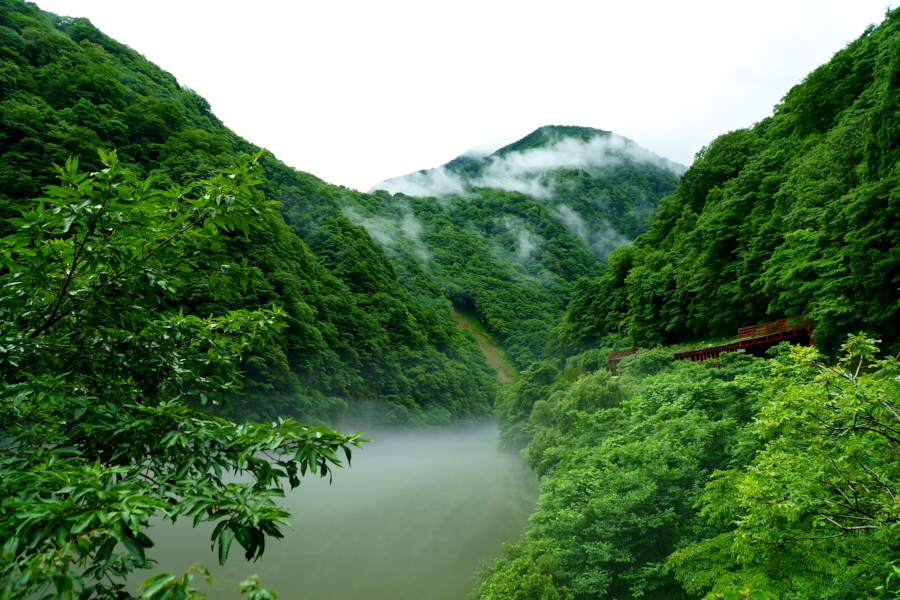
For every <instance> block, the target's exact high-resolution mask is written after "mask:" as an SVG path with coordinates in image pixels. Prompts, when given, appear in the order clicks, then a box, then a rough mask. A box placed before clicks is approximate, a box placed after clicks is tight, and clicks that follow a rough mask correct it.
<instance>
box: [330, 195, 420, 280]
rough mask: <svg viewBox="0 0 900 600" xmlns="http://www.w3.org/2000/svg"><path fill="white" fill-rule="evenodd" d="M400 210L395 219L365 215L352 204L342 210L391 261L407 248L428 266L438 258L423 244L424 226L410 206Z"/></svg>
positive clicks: (405, 205)
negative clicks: (382, 249) (405, 246)
mask: <svg viewBox="0 0 900 600" xmlns="http://www.w3.org/2000/svg"><path fill="white" fill-rule="evenodd" d="M397 208H398V209H399V211H400V212H399V214H394V215H372V214H365V213H363V212H361V211H359V210H358V209H356V208H355V207H353V206H350V205H349V204H345V205H343V206H342V207H341V210H342V211H343V213H344V215H346V216H347V218H348V219H350V222H351V223H353V224H354V225H359V226H360V227H362V228H363V229H365V230H366V231H367V232H368V233H369V235H370V236H372V239H373V240H375V241H376V242H377V243H378V245H379V246H381V247H382V248H384V249H385V251H386V253H387V254H388V258H391V259H394V258H396V257H397V256H399V255H400V254H401V253H402V252H403V251H404V250H403V248H402V246H403V245H404V244H405V245H408V247H409V249H410V250H411V252H412V254H413V256H415V257H416V258H417V259H418V260H419V262H421V263H422V264H423V265H427V264H428V263H429V262H430V261H431V259H432V258H434V255H433V254H432V253H431V251H430V250H429V249H428V247H427V246H426V245H425V242H424V241H422V232H423V231H424V230H425V227H424V225H423V224H422V222H421V221H420V220H419V219H417V218H416V216H415V215H414V214H413V211H412V209H411V208H410V207H409V204H407V203H406V202H399V203H398V204H397Z"/></svg>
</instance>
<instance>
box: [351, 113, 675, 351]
mask: <svg viewBox="0 0 900 600" xmlns="http://www.w3.org/2000/svg"><path fill="white" fill-rule="evenodd" d="M681 170H682V169H681V167H679V166H678V165H676V164H674V163H671V162H670V161H666V160H664V159H661V158H659V157H658V156H655V155H653V154H652V153H650V152H648V151H647V150H644V149H642V148H640V147H639V146H637V144H635V143H634V142H631V141H630V140H626V139H624V138H621V137H619V136H616V135H614V134H611V133H609V132H605V131H600V130H597V129H590V128H586V127H559V126H548V127H542V128H540V129H538V130H536V131H535V132H533V133H532V134H530V135H528V136H526V137H525V138H523V139H521V140H519V141H517V142H515V143H513V144H510V145H509V146H506V147H504V148H501V149H500V150H498V151H497V152H495V153H493V154H492V155H490V156H487V157H483V158H479V159H472V158H466V157H459V158H457V159H454V160H453V161H451V162H450V163H447V164H446V165H444V166H442V167H438V168H436V169H432V170H430V171H422V172H419V173H413V174H410V175H407V176H404V177H398V178H394V179H390V180H387V181H385V182H382V183H381V184H378V185H377V186H375V188H374V189H376V190H377V191H375V192H374V193H373V194H372V195H361V194H354V193H350V192H345V193H344V194H343V198H342V202H343V210H344V213H345V214H346V215H347V216H348V217H349V218H350V220H351V221H353V222H354V223H356V224H358V225H362V226H363V227H364V228H365V229H366V230H367V231H368V232H369V233H370V234H371V235H372V237H373V238H374V239H375V240H376V241H377V242H378V243H379V244H381V245H382V246H383V247H384V249H385V252H386V253H387V255H388V257H389V258H391V260H392V261H393V262H394V264H395V266H396V267H397V269H398V272H399V273H400V277H401V280H402V281H404V282H405V283H406V285H407V287H409V288H410V289H426V288H427V294H426V295H433V294H434V290H433V288H434V287H435V286H437V288H438V289H439V290H441V292H442V293H444V294H445V295H446V296H447V297H448V298H449V299H450V300H451V301H452V302H453V304H454V305H455V306H457V307H459V308H460V309H463V310H466V311H470V312H472V313H474V314H476V315H477V316H478V318H479V319H480V320H481V321H482V322H483V323H485V325H486V326H487V328H488V330H489V331H490V333H492V334H493V335H494V336H495V337H496V338H497V340H498V341H499V342H500V343H501V344H502V345H503V347H504V348H505V349H506V352H507V355H508V356H509V357H510V358H511V359H512V361H513V362H514V363H515V364H516V366H517V367H519V369H524V368H526V367H527V366H528V365H529V364H530V363H531V362H532V361H533V360H536V359H539V358H541V357H542V356H543V355H544V348H545V345H546V340H547V334H548V332H549V330H550V328H551V327H552V326H553V325H555V324H556V323H557V322H558V321H559V319H560V318H561V316H562V314H563V310H564V308H565V306H566V304H567V303H568V301H569V297H570V294H571V290H572V286H573V285H574V283H575V282H576V281H578V280H579V279H580V278H582V277H592V276H597V275H599V274H600V273H601V272H602V271H603V263H604V260H605V257H606V255H607V254H608V253H609V251H610V250H612V249H613V248H616V247H618V246H619V245H622V244H627V243H628V242H629V241H631V239H633V238H634V236H636V235H638V234H639V233H642V232H643V231H645V230H646V226H647V220H648V217H649V214H650V212H651V211H652V210H653V209H654V208H655V207H656V206H657V205H658V203H659V201H660V199H661V198H662V197H663V196H664V195H665V194H667V193H670V192H671V191H672V190H674V188H675V183H676V181H677V174H678V173H680V172H681ZM390 192H394V193H393V194H391V193H390Z"/></svg>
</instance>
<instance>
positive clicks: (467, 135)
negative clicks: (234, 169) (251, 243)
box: [37, 0, 886, 190]
mask: <svg viewBox="0 0 900 600" xmlns="http://www.w3.org/2000/svg"><path fill="white" fill-rule="evenodd" d="M37 3H38V5H39V6H40V7H41V8H43V9H44V10H49V11H51V12H54V13H57V14H60V15H68V16H73V17H87V18H89V19H90V20H91V22H93V23H94V25H96V26H97V27H99V28H100V29H101V30H103V31H104V32H105V33H106V34H108V35H110V36H111V37H113V38H115V39H117V40H118V41H120V42H122V43H124V44H127V45H129V46H131V47H132V48H134V49H135V50H137V51H138V52H141V53H142V54H144V55H145V56H146V57H147V58H148V59H150V60H151V61H153V62H155V63H156V64H158V65H160V66H161V67H162V68H164V69H166V70H167V71H170V72H171V73H173V74H174V75H175V76H176V77H177V78H178V81H179V82H180V83H181V84H183V85H186V86H188V87H190V88H193V89H194V90H196V91H197V92H198V93H200V94H201V95H202V96H204V97H205V98H206V99H207V100H209V102H210V104H211V105H212V109H213V111H214V112H215V113H216V115H218V116H219V118H221V119H222V120H223V121H224V122H225V124H226V125H228V126H229V127H230V128H232V129H233V130H234V131H236V132H237V133H238V134H240V135H242V136H243V137H245V138H247V139H248V140H250V141H252V142H254V143H256V144H258V145H260V146H265V147H267V148H268V149H269V150H271V151H272V152H274V153H275V154H276V155H277V156H278V157H279V158H281V159H282V160H283V161H285V162H286V163H287V164H289V165H291V166H293V167H296V168H298V169H302V170H304V171H308V172H311V173H313V174H315V175H317V176H319V177H321V178H323V179H325V180H326V181H329V182H331V183H336V184H343V185H346V186H348V187H352V188H357V189H361V190H367V189H369V188H370V187H371V186H372V185H374V184H375V183H378V182H379V181H381V180H383V179H386V178H388V177H392V176H395V175H402V174H405V173H408V172H410V171H414V170H418V169H425V168H430V167H434V166H437V165H439V164H442V163H444V162H447V161H448V160H450V159H451V158H453V157H455V156H457V155H458V154H461V153H462V152H464V151H466V150H469V149H478V150H483V151H492V150H495V149H496V148H498V147H500V146H503V145H505V144H507V143H509V142H512V141H514V140H516V139H519V138H520V137H522V136H524V135H526V134H528V133H529V132H531V131H533V130H534V129H536V128H537V127H540V126H541V125H548V124H556V125H583V126H588V127H597V128H600V129H606V130H611V131H614V132H616V133H618V134H621V135H623V136H625V137H628V138H631V139H633V140H634V141H636V142H637V143H638V144H640V145H641V146H644V147H645V148H648V149H650V150H652V151H654V152H656V153H657V154H659V155H661V156H664V157H666V158H669V159H672V160H675V161H677V162H681V163H684V164H690V162H691V160H692V158H693V155H694V153H695V152H697V150H699V149H700V148H701V147H702V146H703V145H704V144H706V143H708V142H709V141H710V140H712V139H713V138H714V137H715V136H717V135H718V134H720V133H724V132H725V131H728V130H731V129H736V128H739V127H746V126H748V125H750V124H752V123H754V122H756V121H758V120H760V119H761V118H763V117H765V116H766V115H768V114H770V113H771V110H772V106H773V105H774V104H775V103H776V102H778V100H779V99H780V98H781V97H782V96H783V95H784V94H785V92H787V91H788V89H790V87H791V86H792V85H794V84H795V83H798V82H799V81H800V80H801V79H802V78H803V77H804V76H805V75H806V74H807V73H808V72H809V71H811V70H812V69H814V68H815V67H817V66H818V65H820V64H822V63H824V62H826V61H827V60H828V59H829V58H830V57H831V55H832V54H834V53H835V52H836V51H837V50H839V49H840V48H842V47H843V46H844V45H845V44H846V43H847V42H848V41H850V40H852V39H855V38H856V37H858V36H859V35H860V34H861V33H862V32H863V30H864V28H865V27H866V25H868V24H869V23H878V22H880V21H881V19H882V17H883V15H884V11H885V4H886V2H885V0H755V1H754V2H733V1H726V0H716V1H702V0H682V1H681V2H672V1H671V0H665V1H658V0H643V1H641V2H625V1H624V0H619V1H616V2H613V1H608V0H595V1H593V2H585V1H568V0H555V1H553V2H549V1H545V2H540V3H538V2H532V3H528V2H522V0H517V1H491V0H478V1H473V0H456V1H454V2H446V1H445V2H427V1H423V0H418V1H402V0H384V1H373V0H368V1H356V2H349V1H337V0H330V1H324V0H318V1H316V2H310V1H307V0H304V1H293V2H290V1H281V0H253V1H252V2H247V1H241V2H238V1H232V0H219V1H216V2H212V1H200V0H178V1H174V0H153V1H146V0H127V1H123V0H37Z"/></svg>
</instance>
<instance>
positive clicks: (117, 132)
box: [0, 0, 495, 424]
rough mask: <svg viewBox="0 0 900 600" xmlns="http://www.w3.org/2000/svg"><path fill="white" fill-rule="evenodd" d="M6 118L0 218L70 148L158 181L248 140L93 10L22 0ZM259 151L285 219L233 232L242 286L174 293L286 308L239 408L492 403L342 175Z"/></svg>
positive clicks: (446, 407)
mask: <svg viewBox="0 0 900 600" xmlns="http://www.w3.org/2000/svg"><path fill="white" fill-rule="evenodd" d="M0 122H2V124H3V126H2V128H0V217H2V218H4V219H5V218H9V217H12V216H14V215H16V214H17V212H18V209H19V208H20V207H21V206H22V201H23V200H24V199H26V198H33V197H36V196H38V195H39V194H40V192H41V188H42V186H44V185H47V184H50V183H54V182H55V177H54V175H55V172H54V170H53V163H57V164H62V163H64V162H65V160H66V158H67V157H68V156H77V157H79V158H80V159H81V162H82V165H83V166H84V167H85V168H89V169H95V170H96V169H99V168H100V163H99V161H98V158H97V148H98V147H99V148H103V149H104V150H106V151H110V150H112V149H114V148H115V149H117V150H118V154H119V157H120V159H121V160H122V161H123V162H124V163H125V164H126V165H127V166H128V167H129V168H130V169H131V170H132V171H134V172H136V173H137V174H138V175H140V176H146V175H151V176H152V178H153V182H154V185H156V186H158V187H160V188H168V187H169V186H172V185H177V186H183V185H188V184H190V183H191V182H193V181H197V180H199V179H203V178H205V177H208V176H210V175H211V174H212V173H213V172H214V170H215V169H218V168H226V167H228V166H230V165H232V164H234V163H235V162H236V161H237V160H238V157H239V155H240V154H241V153H244V152H249V151H252V150H254V149H255V147H254V146H253V145H252V144H251V143H249V142H247V141H246V140H244V139H242V138H241V137H239V136H238V135H236V134H235V133H234V132H232V131H230V130H229V129H227V128H226V127H225V126H224V125H223V124H222V122H221V121H220V120H219V119H217V118H216V116H215V115H214V114H213V113H212V111H211V109H210V106H209V103H208V102H206V100H204V99H203V98H202V97H201V96H200V95H198V94H197V93H196V92H194V91H192V90H190V89H188V88H185V87H183V86H181V85H179V84H178V82H177V81H176V80H175V78H174V77H173V76H172V75H170V74H169V73H166V72H164V71H162V70H161V69H160V68H158V67H157V66H155V65H153V64H152V63H150V62H148V61H147V60H146V59H144V58H143V57H142V56H141V55H140V54H138V53H137V52H135V51H134V50H132V49H130V48H128V47H127V46H124V45H122V44H120V43H118V42H116V41H114V40H112V39H110V38H109V37H107V36H105V35H104V34H103V33H101V32H100V31H98V30H97V29H96V28H95V27H93V26H92V25H91V24H90V22H88V21H87V20H85V19H72V18H67V17H58V16H56V15H52V14H49V13H46V12H43V11H40V10H39V9H38V8H37V7H36V6H35V5H33V4H28V3H25V2H21V1H18V0H0ZM263 164H264V166H265V170H266V178H267V182H266V184H265V185H263V186H261V190H262V193H264V194H265V195H266V197H268V198H270V199H274V200H278V201H281V205H282V209H283V213H284V216H285V219H286V221H287V222H286V221H285V219H282V218H281V217H272V218H267V220H266V221H265V223H264V224H263V225H264V227H263V229H262V230H261V231H256V232H251V233H250V234H249V237H247V238H245V237H243V236H241V235H236V236H232V237H231V239H230V241H229V243H228V247H227V250H226V252H227V254H228V255H229V257H230V259H231V261H239V260H241V259H245V258H246V259H247V260H248V261H249V263H250V265H251V266H253V267H256V268H258V269H259V271H258V272H257V275H256V276H255V278H254V282H253V285H252V286H251V288H250V290H249V291H248V292H247V293H246V294H245V295H244V296H243V297H241V298H238V299H232V300H231V301H230V304H229V303H223V302H216V301H214V299H213V296H212V294H211V293H210V291H209V290H208V287H207V285H206V283H205V279H206V277H207V274H204V273H199V272H198V274H197V282H196V284H195V285H193V286H191V287H190V288H189V289H186V290H183V293H182V297H181V305H182V307H185V308H188V309H189V310H194V311H197V312H199V313H202V314H207V313H220V312H222V310H224V309H227V308H236V307H258V306H269V305H271V304H272V303H275V304H279V305H283V306H284V308H285V310H286V311H287V313H288V320H289V324H290V327H289V328H287V329H286V330H285V331H284V333H283V335H282V336H281V337H280V339H279V341H278V343H277V344H275V345H274V346H271V347H267V348H261V349H258V351H257V352H256V353H255V354H254V355H251V356H249V357H247V359H246V361H245V364H244V368H245V370H246V371H247V382H246V383H247V386H246V392H247V394H246V395H245V396H244V397H243V398H239V399H236V401H235V406H236V408H237V410H238V411H239V414H241V415H243V416H245V417H250V418H263V417H265V418H271V417H272V416H274V415H276V414H293V415H296V416H299V417H301V418H303V419H328V420H332V421H333V420H335V419H339V418H341V417H343V416H346V415H347V414H348V412H357V413H358V412H359V411H364V412H369V413H372V414H375V415H377V418H379V419H380V420H383V421H388V422H393V423H398V424H410V423H419V424H425V423H435V424H436V423H446V422H450V421H451V420H465V419H471V418H474V417H477V416H479V415H483V414H485V413H486V412H487V411H488V410H489V408H490V404H491V401H492V394H493V389H494V386H495V384H494V383H492V381H493V380H494V373H493V371H492V370H491V369H490V368H489V367H488V366H487V365H486V364H485V363H484V359H483V357H482V355H481V352H480V350H479V349H478V347H477V345H476V344H475V342H474V340H473V339H472V338H471V336H470V335H469V334H467V333H463V332H461V331H459V330H457V328H456V327H455V326H454V322H453V320H452V318H451V316H450V310H449V303H447V302H446V301H445V300H443V299H442V298H441V297H440V296H434V295H432V296H428V294H427V293H426V294H424V295H423V296H422V297H423V298H424V299H425V300H426V301H427V302H428V303H427V305H426V304H423V303H422V302H419V301H417V300H416V299H415V298H414V297H413V296H412V295H411V294H410V292H409V291H407V290H406V289H405V288H404V287H403V286H402V285H401V284H400V282H399V281H398V279H397V275H396V271H395V269H394V267H393V265H392V264H391V262H390V261H389V260H387V259H386V258H385V256H384V253H383V252H382V250H381V248H380V247H379V246H378V245H377V244H375V243H374V242H373V241H372V239H371V237H370V236H369V235H368V234H367V233H366V231H365V230H364V229H362V228H360V227H358V226H355V225H354V224H353V223H351V222H350V221H349V220H348V219H347V218H346V217H344V215H343V214H342V213H341V209H340V197H341V194H342V193H343V191H342V190H341V188H339V187H337V186H331V185H328V184H326V183H324V182H322V181H321V180H319V179H317V178H315V177H313V176H311V175H308V174H306V173H302V172H299V171H296V170H294V169H292V168H290V167H287V166H286V165H284V164H283V163H281V162H280V161H278V160H277V159H275V158H274V157H272V156H271V155H268V156H266V157H265V158H264V161H263ZM6 226H7V225H5V221H4V225H2V226H0V227H6ZM0 233H2V230H0ZM173 308H174V307H173Z"/></svg>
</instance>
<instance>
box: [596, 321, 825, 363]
mask: <svg viewBox="0 0 900 600" xmlns="http://www.w3.org/2000/svg"><path fill="white" fill-rule="evenodd" d="M812 330H813V324H812V321H810V320H809V318H808V317H807V316H806V315H801V316H799V317H787V318H785V319H779V320H777V321H769V322H768V323H759V324H757V325H748V326H747V327H740V328H738V332H737V339H736V340H734V341H731V342H725V343H723V344H717V345H715V346H706V347H701V348H685V349H683V350H675V351H674V352H672V357H673V358H674V359H675V360H691V361H694V362H702V361H704V360H709V359H711V358H719V356H720V355H721V354H722V353H723V352H744V351H745V348H750V347H751V346H757V345H760V344H768V343H771V342H779V341H781V340H788V339H791V338H795V337H798V336H802V335H808V336H810V340H811V341H813V343H815V341H814V338H813V337H812ZM638 350H640V348H629V349H628V350H619V351H618V352H611V353H610V354H607V355H606V362H607V366H608V367H609V372H610V373H613V374H615V373H616V371H617V370H618V366H619V363H620V362H621V361H622V359H623V358H625V357H626V356H631V355H632V354H636V353H637V351H638Z"/></svg>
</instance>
